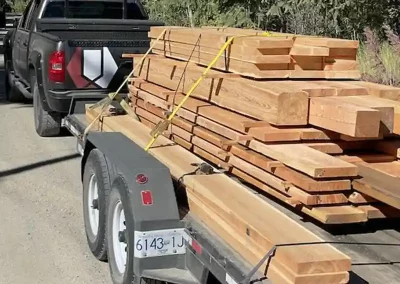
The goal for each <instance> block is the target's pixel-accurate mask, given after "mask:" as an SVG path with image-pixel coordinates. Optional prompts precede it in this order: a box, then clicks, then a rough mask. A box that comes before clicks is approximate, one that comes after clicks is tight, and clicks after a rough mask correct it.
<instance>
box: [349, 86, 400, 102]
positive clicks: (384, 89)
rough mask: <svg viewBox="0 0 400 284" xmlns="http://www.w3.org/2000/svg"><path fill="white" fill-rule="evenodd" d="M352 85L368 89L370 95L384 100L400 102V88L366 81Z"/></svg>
mask: <svg viewBox="0 0 400 284" xmlns="http://www.w3.org/2000/svg"><path fill="white" fill-rule="evenodd" d="M351 83H352V84H353V85H358V86H362V87H365V88H367V89H368V91H369V94H370V95H373V96H376V97H380V98H384V99H390V100H394V101H400V88H396V87H392V86H386V85H383V84H376V83H371V82H364V81H353V82H351Z"/></svg>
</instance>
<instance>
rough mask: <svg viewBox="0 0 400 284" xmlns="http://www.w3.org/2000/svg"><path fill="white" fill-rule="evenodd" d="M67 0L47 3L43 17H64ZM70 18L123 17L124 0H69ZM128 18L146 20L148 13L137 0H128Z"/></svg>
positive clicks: (54, 0) (55, 0)
mask: <svg viewBox="0 0 400 284" xmlns="http://www.w3.org/2000/svg"><path fill="white" fill-rule="evenodd" d="M64 17H65V1H64V0H53V1H50V2H49V3H48V4H47V7H46V8H45V11H44V13H43V15H42V18H64ZM68 18H74V19H123V18H124V17H123V0H119V1H115V0H110V1H107V0H97V1H85V0H69V1H68ZM126 19H134V20H145V19H147V15H146V13H145V12H144V10H143V8H142V7H141V5H140V4H138V3H137V2H136V1H135V0H128V1H127V12H126Z"/></svg>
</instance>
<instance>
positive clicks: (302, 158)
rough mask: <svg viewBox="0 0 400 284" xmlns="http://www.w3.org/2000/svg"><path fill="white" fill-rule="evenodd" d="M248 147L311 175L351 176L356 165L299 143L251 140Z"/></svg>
mask: <svg viewBox="0 0 400 284" xmlns="http://www.w3.org/2000/svg"><path fill="white" fill-rule="evenodd" d="M249 147H250V148H251V149H253V150H254V151H257V152H259V153H262V154H264V155H266V156H267V157H270V158H273V159H275V160H278V161H280V162H282V163H283V164H285V165H287V166H289V167H292V168H294V169H296V170H298V171H300V172H303V173H305V174H308V175H309V176H311V177H315V178H323V177H351V176H356V175H357V167H356V166H354V165H352V164H349V163H347V162H344V161H342V160H340V159H337V158H335V157H332V156H329V155H327V154H325V153H322V152H320V151H318V150H314V149H312V148H310V147H307V146H305V145H301V144H291V145H284V144H282V145H265V144H262V143H260V142H258V141H254V140H253V141H251V142H250V144H249Z"/></svg>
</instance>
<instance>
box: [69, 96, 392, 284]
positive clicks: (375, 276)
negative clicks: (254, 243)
mask: <svg viewBox="0 0 400 284" xmlns="http://www.w3.org/2000/svg"><path fill="white" fill-rule="evenodd" d="M102 98H103V97H102V96H101V95H99V96H98V97H96V96H95V95H94V96H92V97H90V98H89V97H88V98H86V99H85V98H82V97H80V98H79V99H77V100H75V99H73V100H72V103H71V108H70V114H69V115H68V116H67V117H66V118H65V119H64V121H63V125H64V126H65V127H66V128H67V129H68V130H69V131H70V132H71V133H72V134H73V135H74V136H75V137H77V151H78V152H79V153H80V154H81V156H82V162H81V173H82V182H83V191H84V194H83V196H84V200H83V204H84V215H88V212H89V211H90V209H89V208H88V204H89V207H90V202H91V203H92V207H94V208H96V209H98V210H99V212H98V213H97V214H98V216H100V217H97V218H100V220H101V219H102V217H101V216H102V214H103V215H107V216H108V217H107V218H105V217H103V218H105V219H103V220H104V221H105V222H108V223H107V226H106V227H107V228H108V229H107V230H106V231H107V232H105V231H104V232H103V234H104V238H107V244H108V247H107V249H108V252H107V253H108V259H109V262H110V270H111V275H112V279H113V281H114V283H131V282H129V281H132V280H134V282H135V283H139V282H141V281H145V282H146V281H147V282H148V281H149V280H155V281H165V282H171V283H182V284H183V283H185V284H191V283H208V282H210V283H213V282H216V283H227V284H235V283H250V282H252V283H253V282H264V283H271V282H270V281H269V280H268V279H265V277H263V275H260V274H259V272H258V267H254V266H251V265H250V264H249V263H248V262H246V261H245V260H244V258H243V257H241V256H240V255H238V254H237V253H236V252H235V251H233V250H232V248H230V247H229V245H227V244H226V243H225V242H224V240H223V239H221V238H220V237H219V236H218V235H216V234H215V233H214V232H213V231H211V230H209V229H208V228H207V227H206V225H204V224H203V223H202V222H201V221H200V220H198V219H197V218H196V216H193V215H192V214H191V213H190V212H187V211H186V210H185V205H186V202H187V199H186V197H185V196H182V195H181V193H182V191H178V190H176V187H177V186H179V185H177V183H176V182H174V181H173V180H172V178H171V176H170V173H169V169H168V168H167V167H165V166H164V165H163V164H162V163H161V162H159V161H158V160H156V159H155V158H154V157H153V156H151V155H150V154H148V153H146V152H145V151H144V150H143V149H142V148H141V147H139V146H138V145H136V144H135V143H134V142H133V141H132V140H130V139H128V138H127V137H126V136H124V135H123V134H122V133H118V132H111V133H110V132H89V133H88V134H87V136H86V137H84V135H83V134H84V131H85V129H86V127H87V125H88V123H87V120H86V116H85V105H86V104H93V103H96V102H98V101H99V100H100V99H102ZM115 107H117V108H118V106H117V105H115ZM93 157H94V158H93ZM90 161H92V162H90ZM93 161H97V162H95V163H94V164H95V165H94V166H93ZM88 165H89V166H88ZM90 165H92V166H90ZM101 168H102V169H103V172H101V171H98V172H100V173H102V177H101V178H103V181H102V184H103V185H102V187H99V190H100V189H101V188H103V189H104V188H105V187H106V190H107V191H108V192H107V193H106V194H104V192H103V193H101V192H100V191H97V192H95V193H92V195H91V196H92V198H91V199H90V198H89V197H90V194H85V192H87V191H88V188H89V187H90V185H89V183H90V180H91V179H89V178H88V174H87V171H92V172H93V173H95V172H96V169H101ZM104 169H105V171H104ZM121 177H122V180H123V181H124V182H122V183H121V181H122V180H121ZM121 184H122V185H124V186H122V187H121ZM107 187H108V188H107ZM116 188H119V192H120V193H122V195H123V197H122V198H121V201H122V202H123V203H125V206H124V208H125V211H124V213H125V217H126V220H128V219H131V222H129V223H128V222H126V226H127V227H126V230H128V231H129V232H130V234H128V235H129V238H130V239H129V240H127V239H126V235H125V234H122V233H120V235H121V234H122V235H123V236H121V237H120V238H119V241H120V242H127V243H128V247H129V244H133V245H134V246H136V249H135V250H134V252H132V256H133V257H132V258H131V259H129V258H130V256H129V254H130V251H129V249H128V251H127V252H128V258H127V259H126V265H127V266H126V268H127V269H129V273H131V275H128V278H127V279H125V278H124V279H121V278H118V276H115V272H116V271H118V269H117V268H116V267H115V264H113V263H115V262H116V261H115V256H113V255H115V250H114V249H113V248H112V246H115V244H113V240H112V238H113V237H112V234H113V232H112V228H115V226H114V224H115V220H114V221H113V219H112V216H113V215H112V213H111V211H110V208H111V209H112V210H114V212H115V210H116V209H115V207H112V206H111V205H110V204H111V203H112V202H113V201H115V196H114V195H115V194H113V193H112V192H114V191H116V190H115V189H116ZM248 189H249V190H252V189H251V188H248ZM150 191H151V193H150ZM122 195H121V196H122ZM93 196H94V197H93ZM105 196H107V197H105ZM99 197H100V198H105V199H108V200H107V201H101V202H99V200H96V198H97V199H99ZM261 198H264V199H265V201H266V202H268V203H269V204H271V205H272V206H274V207H275V208H277V209H279V210H280V211H282V212H283V213H285V214H286V215H288V216H289V217H291V218H292V219H293V220H295V221H296V222H298V223H300V224H301V225H302V226H304V227H306V228H307V229H309V230H311V231H312V232H314V233H316V234H317V235H319V236H321V237H322V238H323V239H324V240H326V241H327V242H331V243H332V244H333V245H334V246H335V247H337V248H339V249H340V250H341V251H342V252H344V253H346V254H347V255H349V256H350V257H351V258H352V261H353V267H352V272H351V273H350V282H349V283H356V284H358V283H393V284H394V283H399V282H398V279H400V262H399V257H398V256H399V255H400V246H399V244H400V233H399V227H400V226H399V224H397V223H393V222H391V221H388V222H382V221H380V222H369V223H368V224H367V225H351V226H343V225H340V226H330V227H321V226H320V225H319V224H315V223H312V222H311V221H309V220H307V219H305V220H304V219H303V218H305V217H304V216H299V215H298V214H295V213H293V212H292V211H290V210H289V209H286V208H284V207H283V206H281V205H279V204H277V203H276V202H274V201H272V200H270V199H268V198H267V197H261ZM85 199H86V200H85ZM110 200H111V201H110ZM159 200H162V202H161V203H160V202H158V201H159ZM102 202H105V203H107V206H103V207H102V206H99V205H101V204H102ZM105 207H108V210H107V211H108V213H105V212H102V211H101V210H102V209H103V210H104V208H105ZM126 208H128V209H126ZM85 211H86V212H85ZM89 213H90V212H89ZM128 216H129V217H128ZM87 219H88V218H87V217H85V226H86V233H87V236H88V243H89V247H90V248H91V250H92V252H93V254H94V255H95V256H96V257H97V258H98V259H100V260H105V259H106V258H107V257H106V256H105V254H106V252H105V251H104V249H105V248H104V247H103V248H101V249H99V246H98V243H97V247H96V242H94V241H93V240H90V222H89V221H88V220H87ZM112 222H113V223H112ZM124 224H125V223H124ZM103 225H105V224H103ZM128 226H132V227H131V228H128ZM103 230H105V229H104V228H103ZM100 231H101V230H100ZM100 231H99V232H100ZM120 232H123V231H120ZM172 232H174V233H172ZM101 233H102V232H100V234H101ZM168 234H172V235H174V234H175V235H174V236H176V237H179V238H183V240H184V245H183V247H182V248H177V247H176V246H174V245H173V246H172V248H171V247H169V248H168V249H165V248H164V253H163V252H161V250H157V249H155V250H153V251H152V250H151V249H148V250H147V251H146V252H144V251H143V244H144V243H145V242H146V237H144V236H145V235H151V236H152V237H150V239H147V242H150V241H151V242H154V237H155V239H157V238H162V240H166V239H168V236H167V235H168ZM114 235H115V232H114ZM151 238H153V239H151ZM169 240H171V239H169ZM163 242H164V241H163ZM167 242H168V240H167ZM153 247H154V244H153ZM155 247H157V244H155ZM265 253H266V258H265V259H263V260H260V264H261V263H264V262H265V260H266V259H267V258H268V257H269V255H268V252H265ZM113 266H114V267H113ZM113 274H114V275H113ZM132 283H133V282H132ZM321 284H323V283H321Z"/></svg>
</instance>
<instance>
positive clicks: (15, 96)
mask: <svg viewBox="0 0 400 284" xmlns="http://www.w3.org/2000/svg"><path fill="white" fill-rule="evenodd" d="M7 65H8V64H5V72H4V73H5V76H4V80H5V81H4V88H5V94H6V100H7V101H9V102H11V103H20V102H25V101H26V99H25V97H24V95H23V94H22V93H21V92H20V91H18V89H17V88H15V87H14V86H11V85H10V82H9V76H10V75H9V74H8V72H9V70H8V67H7Z"/></svg>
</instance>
